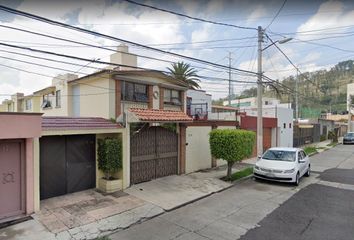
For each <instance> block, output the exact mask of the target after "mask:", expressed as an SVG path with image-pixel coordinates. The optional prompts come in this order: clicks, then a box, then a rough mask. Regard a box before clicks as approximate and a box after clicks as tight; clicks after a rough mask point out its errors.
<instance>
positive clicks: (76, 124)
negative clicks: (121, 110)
mask: <svg viewBox="0 0 354 240" xmlns="http://www.w3.org/2000/svg"><path fill="white" fill-rule="evenodd" d="M112 128H121V126H120V125H119V124H117V123H113V122H111V121H110V120H107V119H104V118H98V117H42V130H44V131H48V130H83V129H112Z"/></svg>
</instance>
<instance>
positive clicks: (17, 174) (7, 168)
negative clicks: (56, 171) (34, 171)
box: [0, 140, 25, 220]
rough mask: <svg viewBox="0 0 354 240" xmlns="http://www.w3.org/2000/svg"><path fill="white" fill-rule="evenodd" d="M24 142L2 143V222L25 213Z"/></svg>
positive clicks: (0, 190) (0, 196)
mask: <svg viewBox="0 0 354 240" xmlns="http://www.w3.org/2000/svg"><path fill="white" fill-rule="evenodd" d="M23 157H24V147H23V141H20V140H18V141H17V140H12V141H11V140H9V141H0V174H1V175H0V220H1V219H4V218H7V217H13V216H16V215H19V214H22V213H24V197H25V194H24V191H23V188H24V176H23V173H24V169H23V168H24V164H23V159H22V158H23Z"/></svg>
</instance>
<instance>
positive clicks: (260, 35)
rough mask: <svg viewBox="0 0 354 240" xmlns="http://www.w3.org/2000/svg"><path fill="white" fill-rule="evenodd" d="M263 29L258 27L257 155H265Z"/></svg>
mask: <svg viewBox="0 0 354 240" xmlns="http://www.w3.org/2000/svg"><path fill="white" fill-rule="evenodd" d="M262 42H263V29H262V27H261V26H258V80H257V155H258V156H259V155H262V154H263V112H262V107H263V101H262V94H263V85H262Z"/></svg>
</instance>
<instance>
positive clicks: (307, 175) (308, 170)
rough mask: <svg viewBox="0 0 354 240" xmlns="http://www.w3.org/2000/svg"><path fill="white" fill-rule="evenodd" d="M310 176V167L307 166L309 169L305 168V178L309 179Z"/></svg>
mask: <svg viewBox="0 0 354 240" xmlns="http://www.w3.org/2000/svg"><path fill="white" fill-rule="evenodd" d="M310 174H311V166H310V165H309V167H308V168H307V172H306V173H305V176H306V177H309V176H310Z"/></svg>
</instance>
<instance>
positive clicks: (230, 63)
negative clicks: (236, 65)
mask: <svg viewBox="0 0 354 240" xmlns="http://www.w3.org/2000/svg"><path fill="white" fill-rule="evenodd" d="M229 106H230V107H231V52H229Z"/></svg>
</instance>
